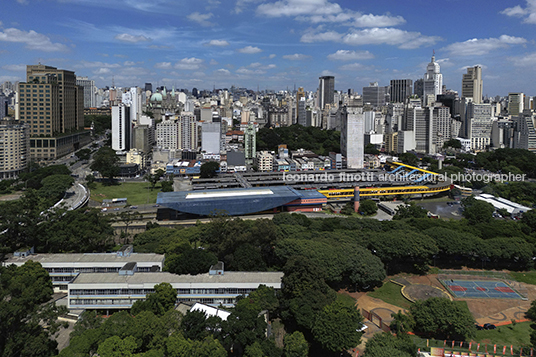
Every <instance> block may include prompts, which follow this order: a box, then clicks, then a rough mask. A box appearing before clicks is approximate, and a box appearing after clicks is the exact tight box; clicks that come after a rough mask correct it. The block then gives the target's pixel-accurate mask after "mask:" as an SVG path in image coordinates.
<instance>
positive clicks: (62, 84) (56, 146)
mask: <svg viewBox="0 0 536 357" xmlns="http://www.w3.org/2000/svg"><path fill="white" fill-rule="evenodd" d="M17 106H18V108H17V109H18V110H17V115H18V118H17V119H20V120H21V121H22V122H24V123H26V124H27V125H28V130H29V135H30V152H29V153H30V158H32V159H36V160H37V161H47V160H54V159H56V158H58V157H61V156H64V155H67V154H69V153H71V152H74V151H76V150H78V149H79V148H80V147H81V146H83V145H85V144H86V143H89V141H90V132H89V131H86V132H84V90H83V88H82V87H80V86H77V85H76V76H75V74H74V72H71V71H67V70H61V69H57V68H55V67H50V66H45V65H42V64H39V65H30V66H27V67H26V82H25V83H24V82H21V83H19V93H18V104H17Z"/></svg>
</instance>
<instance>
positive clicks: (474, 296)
mask: <svg viewBox="0 0 536 357" xmlns="http://www.w3.org/2000/svg"><path fill="white" fill-rule="evenodd" d="M487 273H488V272H483V271H463V272H461V271H441V272H440V274H428V275H423V276H419V275H409V274H401V275H397V276H392V277H389V278H388V279H387V280H386V282H384V284H383V286H381V287H379V288H376V289H375V290H374V291H371V292H359V293H350V295H351V296H352V297H354V298H355V299H356V300H357V305H358V307H359V309H360V310H361V311H362V313H363V315H364V316H365V317H369V319H365V320H364V323H365V324H366V325H367V327H368V328H367V330H366V333H365V334H364V336H363V338H362V344H361V345H360V346H359V348H358V350H360V351H363V350H364V347H365V343H366V341H367V340H369V339H370V338H372V337H373V336H374V335H375V334H376V333H379V332H381V331H382V330H388V326H389V324H390V322H391V321H392V320H393V318H392V317H391V314H395V313H397V312H399V311H402V312H404V313H406V312H407V311H408V310H409V308H410V307H411V306H412V305H413V302H412V301H411V300H413V299H415V298H416V297H418V300H423V299H426V298H428V297H435V296H441V295H442V296H444V297H448V298H449V299H451V300H453V301H456V302H459V303H460V304H462V306H466V308H467V309H468V310H469V312H470V313H471V315H472V316H473V318H474V319H475V321H476V323H477V324H478V325H480V326H482V325H484V324H493V325H495V326H496V327H497V328H496V329H490V330H485V329H484V330H478V331H477V332H476V336H475V338H474V339H473V340H472V341H466V342H465V341H464V342H461V341H452V340H450V341H447V340H432V339H426V338H420V337H418V336H413V337H412V339H414V342H415V344H416V345H417V347H419V348H421V350H429V349H430V347H437V348H439V349H443V350H444V351H459V352H464V353H469V352H470V353H473V354H474V353H484V352H485V351H488V352H489V353H492V352H493V349H494V348H495V349H496V350H497V351H498V352H497V355H502V351H503V349H504V348H506V349H507V351H508V354H510V352H511V351H514V353H515V354H516V355H517V356H520V355H523V356H529V355H530V351H531V350H530V346H531V343H530V333H531V331H532V329H531V324H532V323H531V322H529V321H527V320H526V318H525V312H526V311H527V310H528V309H529V307H530V304H531V302H532V301H533V300H536V285H532V284H531V283H533V282H535V281H536V272H524V273H513V274H510V273H507V272H489V274H487ZM434 291H436V292H437V293H436V294H433V293H432V292H434ZM408 292H410V294H408ZM453 346H454V347H453ZM477 349H478V351H477ZM475 355H478V354H475Z"/></svg>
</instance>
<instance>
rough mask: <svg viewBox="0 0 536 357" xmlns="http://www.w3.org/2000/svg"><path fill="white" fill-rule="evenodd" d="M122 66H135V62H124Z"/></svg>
mask: <svg viewBox="0 0 536 357" xmlns="http://www.w3.org/2000/svg"><path fill="white" fill-rule="evenodd" d="M123 65H124V66H134V65H136V63H135V62H132V61H125V63H123Z"/></svg>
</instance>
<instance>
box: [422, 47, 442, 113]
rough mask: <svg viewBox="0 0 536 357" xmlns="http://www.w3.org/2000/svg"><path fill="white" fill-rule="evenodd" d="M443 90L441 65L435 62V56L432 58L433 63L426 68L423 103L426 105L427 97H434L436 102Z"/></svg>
mask: <svg viewBox="0 0 536 357" xmlns="http://www.w3.org/2000/svg"><path fill="white" fill-rule="evenodd" d="M442 90H443V75H442V74H441V68H440V67H439V63H437V62H436V61H435V56H432V61H431V62H430V63H428V66H427V67H426V73H425V74H424V80H423V103H426V100H427V96H428V95H433V96H434V101H435V98H437V95H438V94H441V93H442Z"/></svg>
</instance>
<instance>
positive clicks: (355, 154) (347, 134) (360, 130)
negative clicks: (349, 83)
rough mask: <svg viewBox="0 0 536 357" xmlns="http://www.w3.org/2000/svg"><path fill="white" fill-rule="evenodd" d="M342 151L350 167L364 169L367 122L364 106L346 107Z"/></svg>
mask: <svg viewBox="0 0 536 357" xmlns="http://www.w3.org/2000/svg"><path fill="white" fill-rule="evenodd" d="M341 153H342V155H343V156H344V157H346V163H347V167H348V168H349V169H362V168H363V167H364V157H365V123H364V119H363V108H362V107H346V108H345V110H344V111H343V113H342V122H341Z"/></svg>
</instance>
